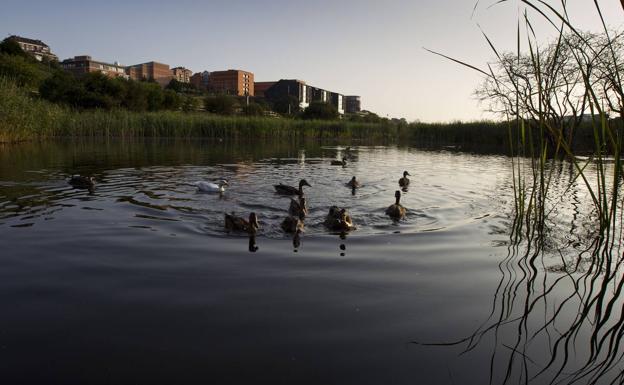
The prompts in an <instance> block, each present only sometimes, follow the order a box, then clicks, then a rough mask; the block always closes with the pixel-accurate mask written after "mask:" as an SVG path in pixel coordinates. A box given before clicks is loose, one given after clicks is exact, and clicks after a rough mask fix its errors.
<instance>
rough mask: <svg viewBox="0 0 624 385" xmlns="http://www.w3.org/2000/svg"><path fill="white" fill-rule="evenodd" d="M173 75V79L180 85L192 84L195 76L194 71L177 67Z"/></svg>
mask: <svg viewBox="0 0 624 385" xmlns="http://www.w3.org/2000/svg"><path fill="white" fill-rule="evenodd" d="M171 72H172V74H173V78H174V79H175V80H177V81H179V82H180V83H190V82H191V76H192V75H193V71H191V70H189V69H186V68H184V67H175V68H172V69H171Z"/></svg>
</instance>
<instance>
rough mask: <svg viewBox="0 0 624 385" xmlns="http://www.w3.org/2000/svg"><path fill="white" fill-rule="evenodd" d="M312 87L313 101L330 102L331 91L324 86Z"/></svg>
mask: <svg viewBox="0 0 624 385" xmlns="http://www.w3.org/2000/svg"><path fill="white" fill-rule="evenodd" d="M311 88H312V92H311V97H312V99H311V100H312V101H313V102H322V103H329V102H330V97H331V92H329V91H326V90H324V89H322V88H317V87H311Z"/></svg>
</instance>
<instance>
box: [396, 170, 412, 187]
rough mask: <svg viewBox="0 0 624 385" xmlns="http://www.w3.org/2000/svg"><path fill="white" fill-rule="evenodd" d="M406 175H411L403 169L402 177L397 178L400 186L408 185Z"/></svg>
mask: <svg viewBox="0 0 624 385" xmlns="http://www.w3.org/2000/svg"><path fill="white" fill-rule="evenodd" d="M408 175H409V176H412V175H410V173H409V172H407V171H403V178H401V179H399V186H401V187H407V186H409V183H410V180H409V179H407V176H408Z"/></svg>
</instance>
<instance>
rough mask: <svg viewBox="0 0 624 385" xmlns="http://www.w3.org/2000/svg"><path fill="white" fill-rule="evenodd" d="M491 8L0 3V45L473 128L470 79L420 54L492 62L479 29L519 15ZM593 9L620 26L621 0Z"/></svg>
mask: <svg viewBox="0 0 624 385" xmlns="http://www.w3.org/2000/svg"><path fill="white" fill-rule="evenodd" d="M494 2H495V1H494V0H481V1H480V2H479V6H478V7H477V10H476V12H475V13H474V15H473V8H474V6H475V3H476V0H383V1H382V0H333V1H329V0H314V1H312V0H305V1H304V0H272V1H267V0H175V1H174V0H168V1H167V2H159V1H146V0H125V1H119V0H107V1H99V2H91V1H69V0H45V1H28V0H21V1H16V0H3V2H2V3H3V5H2V13H0V36H2V37H6V36H8V35H10V34H16V35H21V36H24V37H31V38H35V39H41V40H43V41H45V42H46V43H47V44H48V45H50V47H51V48H52V50H53V52H55V53H56V54H57V55H58V56H59V57H60V58H61V60H62V59H65V58H68V57H72V56H75V55H83V54H88V55H91V56H92V57H93V58H94V59H96V60H102V61H108V62H113V61H119V62H121V63H123V64H137V63H141V62H146V61H151V60H154V61H159V62H163V63H167V64H169V65H171V66H172V67H175V66H184V67H187V68H189V69H191V70H193V71H202V70H209V71H212V70H222V69H229V68H238V69H245V70H249V71H252V72H254V74H255V77H256V81H269V80H278V79H289V78H297V79H301V80H305V81H306V82H308V84H311V85H314V86H318V87H322V88H325V89H329V90H331V91H336V92H340V93H343V94H347V95H361V96H362V107H363V108H365V109H369V110H371V111H374V112H377V113H379V114H380V115H382V116H386V115H387V116H390V117H405V118H407V119H408V120H416V119H418V120H422V121H451V120H457V119H460V120H473V119H481V118H487V117H488V116H487V115H485V114H483V113H482V112H481V109H480V107H479V105H478V104H477V102H476V101H475V100H474V98H473V96H472V92H473V90H474V88H475V87H476V86H477V85H478V84H479V82H480V77H479V76H478V75H477V74H476V73H473V72H471V71H470V70H468V69H465V68H463V67H461V66H459V65H457V64H454V63H451V62H448V61H446V60H445V59H443V58H440V57H437V56H435V55H432V54H430V53H428V52H426V51H425V50H424V49H423V47H427V48H430V49H433V50H436V51H440V52H443V53H445V54H448V55H450V56H453V57H456V58H459V59H462V60H465V61H468V62H470V63H472V64H475V65H477V66H481V67H484V65H485V63H486V62H487V61H488V60H490V59H491V58H492V56H493V54H492V52H491V50H490V48H489V47H488V45H487V43H486V42H485V40H484V39H483V37H482V35H481V32H480V29H479V26H480V27H481V28H482V29H483V30H484V31H485V32H486V33H487V34H488V35H489V36H490V37H491V38H492V39H493V40H494V42H495V44H496V45H497V48H499V49H501V50H513V47H514V44H515V43H514V39H515V28H516V27H515V26H516V21H517V17H518V10H519V9H524V8H521V6H520V5H519V4H520V3H519V1H517V0H515V1H509V2H508V3H505V4H501V5H497V6H494V7H489V6H490V5H491V4H493V3H494ZM552 3H553V4H558V3H560V1H559V0H557V1H553V2H552ZM568 3H569V4H570V11H571V12H570V15H571V17H572V19H573V20H574V21H575V22H578V24H579V25H580V26H582V27H583V28H584V29H588V30H599V24H598V19H597V16H596V13H595V11H594V8H593V1H590V0H568ZM599 4H600V5H601V7H602V8H603V12H604V14H605V16H606V18H607V22H608V23H609V25H610V26H612V27H615V28H621V27H622V22H623V21H624V11H623V10H622V6H621V4H620V0H601V1H599ZM536 19H537V18H536ZM549 31H550V30H549V28H547V27H546V26H542V27H541V28H539V33H540V34H542V33H543V35H544V36H547V35H548V33H549Z"/></svg>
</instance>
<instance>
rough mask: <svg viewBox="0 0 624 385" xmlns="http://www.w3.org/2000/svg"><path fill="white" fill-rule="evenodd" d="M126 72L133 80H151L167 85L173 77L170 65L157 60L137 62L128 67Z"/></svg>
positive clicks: (163, 85)
mask: <svg viewBox="0 0 624 385" xmlns="http://www.w3.org/2000/svg"><path fill="white" fill-rule="evenodd" d="M126 73H127V74H128V76H130V79H133V80H151V81H155V82H157V83H158V84H160V85H161V86H162V87H165V86H166V85H167V84H169V82H171V80H172V79H173V73H172V71H171V70H170V69H169V65H167V64H163V63H157V62H155V61H151V62H147V63H142V64H135V65H132V66H129V67H127V68H126Z"/></svg>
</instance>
